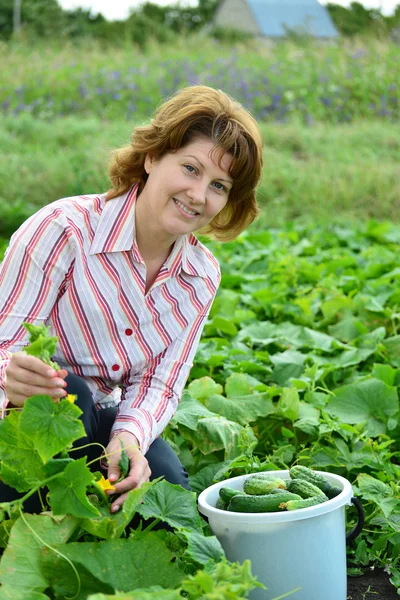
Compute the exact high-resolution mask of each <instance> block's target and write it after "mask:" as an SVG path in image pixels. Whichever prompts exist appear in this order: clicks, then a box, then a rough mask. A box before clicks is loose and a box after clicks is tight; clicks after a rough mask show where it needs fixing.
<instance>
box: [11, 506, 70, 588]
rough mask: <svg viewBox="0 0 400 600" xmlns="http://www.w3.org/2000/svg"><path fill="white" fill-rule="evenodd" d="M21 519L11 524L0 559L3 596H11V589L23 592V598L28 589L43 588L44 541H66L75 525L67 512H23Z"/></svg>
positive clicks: (44, 584) (46, 584)
mask: <svg viewBox="0 0 400 600" xmlns="http://www.w3.org/2000/svg"><path fill="white" fill-rule="evenodd" d="M24 519H25V521H24V520H23V519H22V518H19V519H18V520H17V521H16V522H15V524H14V525H13V527H12V529H11V533H10V538H9V543H8V546H7V548H6V549H5V551H4V554H3V556H2V558H1V562H0V583H1V585H2V587H1V592H2V593H3V595H4V597H5V598H7V597H8V598H14V591H16V592H17V593H20V594H21V595H22V594H25V596H24V598H28V596H29V594H30V593H31V592H42V591H44V590H45V589H46V588H47V587H48V579H47V577H46V576H45V574H44V573H43V569H42V563H41V551H42V549H43V548H44V547H45V544H49V545H50V546H54V545H55V544H60V543H65V542H67V541H68V540H69V538H70V537H71V535H72V533H73V532H74V531H75V529H76V527H77V521H76V519H74V518H73V517H69V516H68V517H62V518H61V519H57V518H53V517H52V516H49V515H45V514H42V515H30V514H25V515H24ZM34 532H36V534H37V535H38V536H39V537H40V539H38V537H37V536H36V535H35V534H34ZM72 577H74V576H73V575H72ZM74 579H75V578H74ZM75 581H76V579H75ZM7 594H9V595H7Z"/></svg>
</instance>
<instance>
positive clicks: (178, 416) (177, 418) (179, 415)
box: [171, 392, 214, 430]
mask: <svg viewBox="0 0 400 600" xmlns="http://www.w3.org/2000/svg"><path fill="white" fill-rule="evenodd" d="M212 416H214V413H212V412H210V411H209V410H208V409H207V408H206V407H205V406H204V404H202V403H201V402H199V401H198V400H195V399H194V398H192V397H191V396H189V394H188V393H187V392H186V393H184V394H183V396H182V400H181V401H180V403H179V404H178V410H177V411H176V413H175V415H174V416H173V418H172V421H171V423H172V424H178V425H179V424H180V425H184V426H185V427H188V428H189V429H194V430H196V429H197V424H198V421H199V419H200V418H201V417H212Z"/></svg>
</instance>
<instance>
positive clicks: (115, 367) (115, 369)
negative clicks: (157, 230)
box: [111, 365, 119, 371]
mask: <svg viewBox="0 0 400 600" xmlns="http://www.w3.org/2000/svg"><path fill="white" fill-rule="evenodd" d="M111 368H112V370H113V371H119V365H113V366H112V367H111Z"/></svg>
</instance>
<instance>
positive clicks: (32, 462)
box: [0, 410, 45, 492]
mask: <svg viewBox="0 0 400 600" xmlns="http://www.w3.org/2000/svg"><path fill="white" fill-rule="evenodd" d="M20 418H21V413H20V412H18V411H15V410H14V411H11V412H10V414H9V415H8V416H7V417H6V418H5V419H3V420H0V461H1V470H0V477H1V479H2V480H3V481H4V483H7V484H8V485H11V487H15V489H16V490H17V491H18V492H27V491H28V490H30V489H31V488H33V487H35V486H37V485H39V484H40V482H41V481H43V479H45V474H44V470H43V461H42V459H41V458H40V456H39V454H38V451H37V449H36V448H35V446H34V444H33V442H32V441H31V440H30V439H29V438H28V437H27V436H26V435H25V434H24V433H23V432H22V431H20ZM15 473H18V474H19V477H18V479H16V477H15Z"/></svg>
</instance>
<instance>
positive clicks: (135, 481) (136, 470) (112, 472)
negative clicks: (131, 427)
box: [106, 431, 151, 512]
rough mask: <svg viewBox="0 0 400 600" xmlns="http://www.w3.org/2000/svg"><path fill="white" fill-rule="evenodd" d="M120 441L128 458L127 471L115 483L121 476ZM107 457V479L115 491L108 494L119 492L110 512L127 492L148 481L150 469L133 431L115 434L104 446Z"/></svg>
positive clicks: (123, 499) (116, 509) (121, 501)
mask: <svg viewBox="0 0 400 600" xmlns="http://www.w3.org/2000/svg"><path fill="white" fill-rule="evenodd" d="M121 442H122V443H123V445H124V449H125V452H126V454H127V455H128V458H129V472H128V473H127V475H126V477H125V479H122V481H120V482H119V483H115V482H116V481H117V480H118V479H119V478H120V476H121V470H120V468H119V466H118V463H119V461H120V458H121ZM106 454H107V457H108V480H109V481H110V483H112V484H113V485H114V486H115V491H110V492H108V493H109V494H121V496H119V497H118V498H117V499H116V500H115V501H114V502H113V503H112V505H111V512H117V511H118V510H119V509H120V507H121V505H122V504H123V503H124V502H125V500H126V498H127V496H128V492H129V491H130V490H134V489H135V488H139V487H140V486H141V485H142V483H145V481H149V479H150V475H151V471H150V468H149V463H148V462H147V460H146V458H145V457H144V455H143V454H142V452H141V451H140V449H139V443H138V441H137V439H136V437H135V436H134V435H133V433H129V432H128V431H121V432H120V433H118V434H116V435H115V436H114V437H113V438H112V439H111V440H110V443H109V444H108V446H107V448H106Z"/></svg>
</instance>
